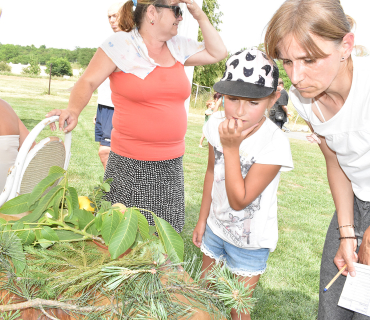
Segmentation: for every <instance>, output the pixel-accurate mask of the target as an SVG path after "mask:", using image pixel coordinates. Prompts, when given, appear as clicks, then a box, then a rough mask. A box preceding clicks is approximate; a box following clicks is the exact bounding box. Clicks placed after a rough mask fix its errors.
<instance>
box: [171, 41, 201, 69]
mask: <svg viewBox="0 0 370 320" xmlns="http://www.w3.org/2000/svg"><path fill="white" fill-rule="evenodd" d="M167 45H168V48H169V50H170V51H171V53H172V55H173V56H174V57H175V59H176V60H177V61H179V62H180V63H181V64H185V61H186V60H187V59H189V58H190V57H191V56H192V55H194V54H196V53H198V52H200V51H203V50H204V49H205V48H206V47H205V45H204V42H198V41H196V40H193V39H190V38H185V37H182V36H175V37H173V38H172V39H170V40H169V41H167Z"/></svg>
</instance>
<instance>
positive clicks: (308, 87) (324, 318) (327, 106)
mask: <svg viewBox="0 0 370 320" xmlns="http://www.w3.org/2000/svg"><path fill="white" fill-rule="evenodd" d="M353 26H354V20H353V19H352V18H351V17H349V16H348V15H346V14H345V12H344V10H343V7H342V6H341V3H340V1H339V0H289V1H285V2H284V3H283V4H282V6H281V7H280V8H279V9H278V10H277V11H276V13H275V14H274V16H273V17H272V18H271V20H270V22H269V24H268V26H267V30H266V36H265V48H266V53H267V54H268V55H269V56H270V57H271V58H273V59H281V60H282V62H283V66H284V69H285V71H286V73H287V75H288V77H289V78H290V80H291V82H292V87H291V88H290V90H289V95H290V99H291V101H292V103H293V105H294V107H295V108H296V110H297V112H298V113H299V115H300V116H301V117H302V118H303V119H304V120H305V121H306V122H307V125H308V126H309V127H310V128H311V131H312V132H313V134H312V135H313V136H315V137H316V139H315V140H312V141H316V142H317V143H318V144H319V147H320V149H321V151H322V153H323V155H324V157H325V161H326V168H327V176H328V180H329V186H330V190H331V195H332V197H333V200H334V205H335V209H336V210H335V212H334V215H333V218H332V220H331V222H330V225H329V228H328V231H327V234H326V239H325V244H324V249H323V253H322V259H321V269H320V289H319V309H318V317H317V319H318V320H350V319H352V320H354V319H356V320H365V319H367V320H369V319H370V317H368V316H365V315H363V314H361V313H358V312H354V311H352V310H348V309H345V308H342V307H339V306H338V301H339V297H340V295H341V292H342V290H343V286H344V283H345V281H346V277H343V276H342V277H339V278H338V279H337V280H336V281H335V282H334V283H333V285H332V286H331V287H330V289H329V290H328V291H327V292H324V288H325V287H326V285H327V284H328V283H329V282H330V281H331V280H332V279H333V277H334V276H335V275H336V274H337V272H338V270H341V269H342V268H343V267H344V266H346V268H345V271H344V272H343V273H342V274H343V275H344V276H347V274H348V273H350V275H351V276H352V277H354V276H356V269H355V266H354V262H358V263H361V264H365V265H370V58H369V57H357V56H356V55H355V51H354V43H355V36H354V34H353V33H352V31H351V30H352V29H353ZM313 170H316V169H313ZM314 175H315V173H313V176H314ZM307 192H309V190H308V191H307ZM356 277H357V276H356Z"/></svg>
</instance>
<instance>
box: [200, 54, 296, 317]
mask: <svg viewBox="0 0 370 320" xmlns="http://www.w3.org/2000/svg"><path fill="white" fill-rule="evenodd" d="M245 70H248V72H246V71H245ZM278 77H279V70H278V68H277V66H276V64H275V63H274V62H273V61H272V60H269V59H267V57H266V55H264V54H263V52H262V51H260V50H258V49H256V48H254V49H250V50H248V49H247V50H245V51H242V52H238V53H237V54H235V55H232V56H231V57H230V58H229V60H228V61H227V62H226V72H225V76H224V77H223V78H222V79H221V81H219V82H218V83H216V84H215V85H214V89H215V90H216V91H217V92H220V93H222V94H223V95H224V108H225V112H216V113H214V114H213V115H212V116H211V117H210V119H209V121H208V122H207V123H206V124H205V125H204V128H203V130H204V133H205V136H206V138H207V140H208V144H209V156H208V167H207V171H206V175H205V178H204V188H203V198H202V204H201V208H200V213H199V219H198V223H197V225H196V227H195V229H194V232H193V243H194V244H195V245H196V246H197V247H199V248H200V249H201V251H202V252H203V264H202V271H203V274H202V276H205V272H207V271H208V270H210V269H211V267H212V266H213V264H214V263H219V262H222V263H224V264H225V265H226V266H227V267H228V268H229V269H230V271H231V272H232V273H233V274H234V275H235V276H236V277H238V279H239V281H240V282H241V283H242V284H243V285H244V286H247V285H249V286H250V289H254V288H255V287H256V285H257V282H258V280H259V278H260V276H261V274H263V273H264V272H265V270H266V266H267V265H266V263H267V259H268V256H269V254H270V252H272V251H274V250H275V248H276V244H277V240H278V226H277V189H278V185H279V179H280V172H282V171H289V170H292V169H293V161H292V155H291V152H290V146H289V141H288V138H287V137H285V135H284V134H283V132H282V131H281V130H279V129H278V127H277V126H275V125H274V124H273V123H272V122H271V121H269V120H268V119H266V117H265V115H264V114H265V111H266V109H269V108H271V107H272V106H273V104H274V103H275V101H276V100H277V99H278V97H279V95H280V93H279V92H277V91H276V89H277V82H278ZM231 317H232V319H233V320H236V319H242V320H246V319H250V315H249V314H248V313H242V314H241V315H240V316H239V315H238V314H237V313H236V311H235V309H232V312H231Z"/></svg>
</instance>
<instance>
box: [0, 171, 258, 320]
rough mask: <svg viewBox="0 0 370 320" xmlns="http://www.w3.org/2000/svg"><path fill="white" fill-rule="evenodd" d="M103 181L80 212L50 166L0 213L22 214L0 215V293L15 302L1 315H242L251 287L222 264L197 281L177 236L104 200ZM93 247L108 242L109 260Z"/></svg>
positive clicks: (194, 265) (1, 308)
mask: <svg viewBox="0 0 370 320" xmlns="http://www.w3.org/2000/svg"><path fill="white" fill-rule="evenodd" d="M58 181H59V182H58ZM109 182H110V181H101V182H100V184H99V186H97V187H96V188H94V190H93V192H92V194H90V195H89V197H88V198H89V199H90V201H91V208H92V209H93V212H90V211H86V210H84V209H80V207H79V202H78V195H77V192H76V190H75V189H74V188H73V187H70V186H69V185H68V180H67V173H66V172H65V171H64V170H62V169H61V168H58V167H53V168H52V169H51V171H50V174H49V176H48V177H47V178H45V179H44V180H43V181H41V182H40V183H39V184H38V185H37V186H36V187H35V189H34V190H33V191H32V192H31V193H30V194H26V195H22V196H20V197H17V198H15V199H13V200H11V201H9V202H7V203H6V204H5V205H4V206H3V207H2V208H1V209H0V212H2V213H3V214H13V215H14V214H17V213H21V212H24V211H28V210H29V211H30V214H29V215H27V216H25V217H23V218H22V219H20V220H18V221H13V222H7V221H5V220H3V219H0V296H1V293H2V292H3V293H4V292H6V294H7V296H8V297H9V296H10V297H13V296H14V297H17V299H16V300H14V301H17V303H12V301H11V300H10V301H5V303H4V302H2V303H1V305H0V316H1V317H2V318H4V319H13V317H14V316H17V317H18V316H19V315H20V313H19V311H20V310H24V309H28V308H34V309H39V310H40V311H41V312H42V313H43V314H44V315H45V316H46V317H48V318H50V319H56V318H55V317H53V316H51V315H50V312H49V313H48V311H47V309H50V308H58V309H61V310H63V311H65V312H66V313H68V314H71V315H73V316H74V317H75V318H78V319H91V320H93V319H94V320H95V319H96V320H97V319H179V318H189V317H190V316H191V315H192V314H193V313H194V312H195V311H199V310H203V312H206V313H207V314H209V315H210V316H211V318H212V319H221V318H222V319H224V318H229V315H230V311H231V308H235V309H236V310H237V312H239V313H240V312H245V311H246V310H250V308H251V306H252V304H253V299H250V298H248V296H249V295H250V289H249V288H244V287H243V286H240V285H239V282H238V281H237V280H236V279H235V278H234V276H233V275H232V274H231V273H230V272H229V271H228V270H227V269H226V268H225V267H220V266H216V267H214V269H213V270H212V271H211V272H210V273H209V274H208V275H207V277H206V278H205V279H202V278H201V271H200V266H201V264H200V263H199V262H198V261H197V260H196V259H193V260H192V261H187V262H182V260H183V242H182V239H181V237H180V236H179V235H178V234H177V233H176V231H175V230H174V229H173V228H172V227H171V225H169V224H168V223H167V222H166V221H164V220H163V219H160V218H158V217H157V216H156V215H155V214H154V213H152V214H153V218H154V221H155V224H156V225H155V226H149V225H148V222H147V220H146V219H145V217H144V216H143V215H142V214H141V212H140V210H142V209H140V210H139V209H138V208H125V207H124V206H121V205H113V206H112V205H111V204H110V203H109V202H106V201H104V198H103V195H104V192H108V191H109ZM85 200H86V199H85ZM85 207H86V204H85ZM88 209H90V208H88ZM155 232H157V234H158V236H156V235H155ZM91 240H92V241H91ZM93 242H95V243H99V244H100V245H103V244H104V245H107V246H108V249H109V253H110V257H109V255H108V254H107V252H105V251H102V250H101V249H100V248H99V247H98V246H97V245H96V244H94V243H93ZM129 248H131V251H130V252H129V253H128V254H126V255H124V256H123V257H120V255H121V254H122V253H124V252H126V250H127V249H129ZM46 249H47V250H46ZM189 274H191V275H192V276H193V279H191V278H190V277H189ZM19 298H21V299H24V302H19Z"/></svg>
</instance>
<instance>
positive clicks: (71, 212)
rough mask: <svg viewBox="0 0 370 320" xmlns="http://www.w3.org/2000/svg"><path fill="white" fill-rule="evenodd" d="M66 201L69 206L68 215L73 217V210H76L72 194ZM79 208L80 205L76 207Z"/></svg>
mask: <svg viewBox="0 0 370 320" xmlns="http://www.w3.org/2000/svg"><path fill="white" fill-rule="evenodd" d="M65 199H66V202H67V208H68V217H70V219H71V218H73V212H74V205H73V200H72V197H71V195H69V194H68V195H67V196H66V198H65ZM76 209H78V207H77V208H76Z"/></svg>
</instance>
